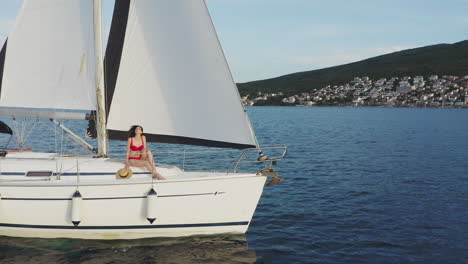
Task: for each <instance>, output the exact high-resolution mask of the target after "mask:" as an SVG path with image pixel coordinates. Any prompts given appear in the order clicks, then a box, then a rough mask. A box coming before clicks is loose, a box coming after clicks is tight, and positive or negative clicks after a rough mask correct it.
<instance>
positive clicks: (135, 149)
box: [125, 125, 166, 180]
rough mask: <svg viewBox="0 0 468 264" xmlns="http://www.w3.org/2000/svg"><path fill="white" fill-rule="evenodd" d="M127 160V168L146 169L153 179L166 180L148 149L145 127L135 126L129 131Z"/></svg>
mask: <svg viewBox="0 0 468 264" xmlns="http://www.w3.org/2000/svg"><path fill="white" fill-rule="evenodd" d="M128 132H129V134H128V144H127V160H126V162H125V168H126V169H128V167H130V166H131V167H146V168H147V169H148V171H149V172H151V174H153V178H156V179H158V180H165V179H166V178H164V177H163V176H161V174H159V173H158V172H157V171H156V166H155V165H154V159H153V155H152V154H151V151H149V150H148V149H147V148H146V137H145V136H143V127H141V126H138V125H135V126H132V127H131V128H130V130H129V131H128Z"/></svg>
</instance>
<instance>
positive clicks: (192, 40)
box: [106, 0, 257, 148]
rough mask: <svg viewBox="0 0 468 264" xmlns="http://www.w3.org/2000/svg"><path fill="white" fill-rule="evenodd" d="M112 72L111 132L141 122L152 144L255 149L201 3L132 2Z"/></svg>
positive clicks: (179, 0) (199, 0)
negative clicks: (116, 61)
mask: <svg viewBox="0 0 468 264" xmlns="http://www.w3.org/2000/svg"><path fill="white" fill-rule="evenodd" d="M116 7H117V6H116ZM114 14H115V12H114ZM114 19H116V18H115V17H114ZM117 21H118V20H117ZM120 26H121V28H122V25H120ZM112 27H114V24H113V25H112ZM112 27H111V32H112V31H113V29H112ZM109 43H111V42H109ZM108 49H109V46H108ZM107 59H111V58H110V57H107V56H106V60H107ZM116 68H117V72H113V73H109V72H108V69H107V70H106V71H107V76H109V74H115V75H116V76H117V78H116V81H115V89H114V90H113V96H112V98H111V101H112V103H111V104H110V109H109V117H108V124H107V128H108V129H110V130H111V132H112V131H121V132H122V133H125V131H127V130H128V129H129V127H130V126H131V125H134V124H139V125H141V126H143V128H144V132H145V134H146V135H147V138H148V139H149V141H157V142H166V143H182V144H193V145H207V146H219V147H233V148H244V147H254V146H256V144H257V143H256V139H255V135H254V134H253V130H252V129H251V125H250V122H249V119H248V116H247V114H246V113H245V111H244V108H243V106H242V104H241V102H240V98H239V94H238V91H237V87H236V85H235V83H234V82H233V80H232V76H231V73H230V70H229V67H228V65H227V63H226V60H225V58H224V53H223V51H222V48H221V46H220V43H219V41H218V38H217V35H216V32H215V29H214V27H213V24H212V22H211V19H210V17H209V14H208V11H207V8H206V6H205V3H204V1H203V0H191V1H185V0H171V1H166V0H138V1H130V4H129V7H128V19H127V23H125V34H124V43H123V45H122V53H121V56H120V61H119V67H116ZM108 101H109V100H108ZM122 133H116V132H114V133H110V138H111V139H113V138H114V136H115V135H116V134H122ZM115 138H116V139H118V137H117V136H115Z"/></svg>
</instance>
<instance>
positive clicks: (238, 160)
mask: <svg viewBox="0 0 468 264" xmlns="http://www.w3.org/2000/svg"><path fill="white" fill-rule="evenodd" d="M247 151H248V149H245V150H243V151H242V153H241V155H240V156H239V158H238V159H237V161H236V165H235V166H234V170H233V172H234V173H236V172H237V167H238V166H239V163H240V161H241V160H242V159H243V158H244V156H245V153H247Z"/></svg>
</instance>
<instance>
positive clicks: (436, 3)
mask: <svg viewBox="0 0 468 264" xmlns="http://www.w3.org/2000/svg"><path fill="white" fill-rule="evenodd" d="M103 1H104V11H103V12H104V25H105V27H106V30H105V32H108V28H109V25H110V19H111V16H112V6H113V2H114V1H113V0H103ZM168 1H169V0H168ZM185 1H190V0H185ZM1 2H2V3H1V4H2V6H1V8H0V41H1V42H2V43H3V41H4V40H5V38H6V37H7V36H8V32H9V31H10V30H11V28H12V27H13V25H14V21H15V18H16V15H17V14H18V11H19V9H20V7H21V3H22V0H3V1H1ZM206 3H207V6H208V9H209V11H210V14H211V17H212V19H213V23H214V25H215V27H216V30H217V32H218V36H219V39H220V41H221V44H222V46H223V49H224V52H225V54H226V58H227V60H228V63H229V65H230V68H231V71H232V74H233V77H234V80H235V81H236V82H248V81H254V80H261V79H268V78H273V77H278V76H281V75H285V74H289V73H294V72H301V71H310V70H315V69H321V68H325V67H331V66H336V65H341V64H346V63H350V62H354V61H359V60H363V59H366V58H370V57H374V56H378V55H383V54H387V53H391V52H395V51H399V50H404V49H409V48H416V47H422V46H427V45H434V44H440V43H455V42H459V41H462V40H467V39H468V0H327V1H325V0H320V1H319V0H206ZM105 38H107V37H105Z"/></svg>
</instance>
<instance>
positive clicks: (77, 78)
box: [0, 0, 96, 110]
mask: <svg viewBox="0 0 468 264" xmlns="http://www.w3.org/2000/svg"><path fill="white" fill-rule="evenodd" d="M94 45H95V44H94V19H93V0H25V1H24V3H23V6H22V8H21V11H20V14H19V16H18V18H17V20H16V24H15V25H14V27H13V30H12V32H11V34H10V35H9V36H8V46H6V45H5V46H4V47H3V49H2V52H1V55H3V56H1V57H2V58H3V60H4V61H3V63H2V66H0V69H2V68H3V71H2V72H0V74H1V73H3V74H2V75H1V76H0V80H1V83H0V85H1V87H0V106H2V107H22V108H48V109H50V108H51V109H72V110H94V109H96V70H95V51H94V50H95V46H94ZM1 60H2V59H1V58H0V62H2V61H1Z"/></svg>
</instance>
